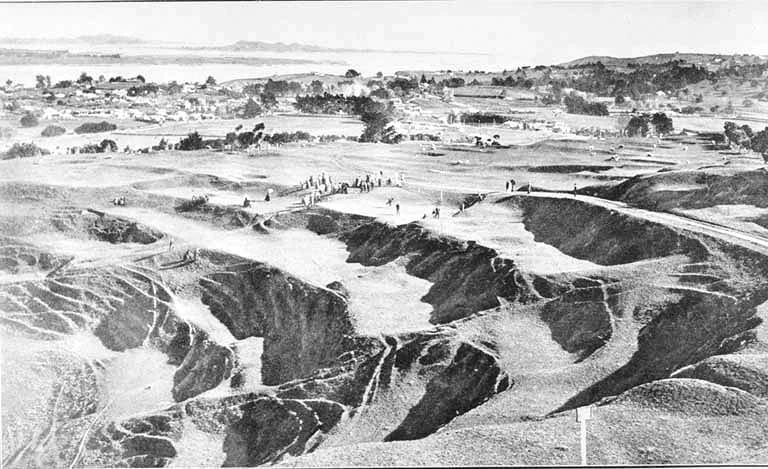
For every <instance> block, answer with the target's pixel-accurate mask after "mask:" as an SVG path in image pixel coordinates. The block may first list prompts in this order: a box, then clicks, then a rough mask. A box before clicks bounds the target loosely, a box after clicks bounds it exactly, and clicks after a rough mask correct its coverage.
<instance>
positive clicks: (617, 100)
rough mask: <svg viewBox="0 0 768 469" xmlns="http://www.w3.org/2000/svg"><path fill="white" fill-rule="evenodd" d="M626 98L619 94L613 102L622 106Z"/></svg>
mask: <svg viewBox="0 0 768 469" xmlns="http://www.w3.org/2000/svg"><path fill="white" fill-rule="evenodd" d="M625 102H626V100H625V99H624V96H622V95H620V94H617V95H616V97H615V98H614V99H613V103H614V104H615V105H617V106H621V105H622V104H624V103H625Z"/></svg>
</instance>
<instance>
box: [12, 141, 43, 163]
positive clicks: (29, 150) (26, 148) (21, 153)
mask: <svg viewBox="0 0 768 469" xmlns="http://www.w3.org/2000/svg"><path fill="white" fill-rule="evenodd" d="M47 154H48V151H47V150H44V149H42V148H40V147H38V146H37V145H35V144H34V143H14V144H13V146H12V147H11V148H9V149H8V151H6V152H5V156H3V159H6V160H7V159H12V158H29V157H32V156H37V155H47Z"/></svg>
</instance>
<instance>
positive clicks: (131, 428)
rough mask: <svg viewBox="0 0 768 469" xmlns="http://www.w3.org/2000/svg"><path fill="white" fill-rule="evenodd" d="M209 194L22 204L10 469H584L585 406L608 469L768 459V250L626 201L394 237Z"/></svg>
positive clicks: (145, 188)
mask: <svg viewBox="0 0 768 469" xmlns="http://www.w3.org/2000/svg"><path fill="white" fill-rule="evenodd" d="M193 179H194V180H191V179H189V178H184V177H179V176H176V175H174V176H173V177H168V178H167V179H166V178H164V175H162V174H161V175H160V176H158V179H157V180H153V181H152V182H151V183H142V184H140V185H137V184H134V185H132V186H130V187H128V188H123V189H124V190H127V191H130V192H129V193H130V194H131V196H130V201H131V204H130V206H129V207H125V208H115V207H110V206H108V205H105V204H96V205H94V204H93V203H92V202H91V201H93V200H109V196H110V195H111V194H112V193H114V192H115V190H116V189H115V188H98V187H91V188H66V187H62V186H54V185H43V184H33V183H5V184H3V186H2V188H1V189H2V200H3V204H4V209H3V210H2V212H0V213H2V214H3V215H2V218H1V219H0V228H1V232H2V233H3V236H2V238H0V242H1V243H2V247H0V311H2V316H1V317H0V322H2V328H1V330H2V344H3V345H2V347H3V353H2V360H3V362H2V372H3V383H2V386H3V389H2V399H3V402H2V412H3V415H2V417H3V435H2V438H3V450H4V458H5V459H4V465H7V466H8V467H73V466H75V467H79V466H105V465H106V466H129V467H161V466H191V465H194V466H200V465H216V466H222V465H223V466H255V465H262V464H272V463H280V464H287V465H299V466H306V465H324V466H328V465H358V464H359V465H370V464H374V465H390V464H401V465H402V464H407V465H419V464H427V465H443V464H577V463H578V462H579V446H578V424H577V423H576V422H575V417H574V412H573V409H575V408H576V407H579V406H584V405H589V404H595V405H596V410H595V418H594V419H593V420H592V421H590V435H589V445H590V458H591V459H590V462H591V463H593V464H627V463H635V464H636V463H651V464H658V463H683V464H690V463H727V462H731V461H742V462H743V461H748V462H749V461H756V462H759V461H764V460H765V458H766V457H767V456H768V449H767V446H766V445H767V443H766V442H768V336H767V335H766V328H765V325H764V318H765V314H766V309H767V307H766V301H768V241H765V240H764V238H762V237H760V236H757V235H754V236H752V235H750V236H747V235H739V236H734V233H733V232H731V231H730V229H728V228H726V227H722V226H714V225H712V224H709V223H706V222H704V221H698V220H696V219H694V218H689V217H683V216H680V215H676V214H672V213H667V212H665V213H657V212H652V211H648V210H645V209H643V208H634V207H632V206H628V205H625V204H624V203H622V202H620V201H621V200H624V199H628V198H633V197H634V198H638V197H639V195H638V192H637V191H640V190H642V187H640V186H639V185H638V184H640V183H638V184H635V185H633V184H631V181H630V183H624V184H623V185H622V186H617V188H614V189H612V190H614V191H624V192H623V193H622V194H618V193H614V194H609V195H611V197H608V196H606V197H607V198H605V199H597V198H594V197H590V196H586V195H579V196H578V197H573V196H571V195H567V194H559V193H538V194H537V193H534V194H532V195H528V194H525V193H513V194H490V195H489V196H488V197H486V198H484V199H483V200H478V199H477V198H476V197H475V198H472V197H470V198H468V199H467V200H466V205H467V208H466V210H465V211H464V212H463V213H458V214H455V216H451V215H453V214H452V213H451V214H449V213H445V215H444V217H443V219H442V220H439V221H438V220H433V219H426V220H421V219H420V217H419V218H417V219H416V221H410V222H409V221H404V222H402V223H392V222H391V220H383V219H376V218H373V217H369V216H364V215H361V214H353V213H351V212H354V211H353V210H352V211H350V210H345V209H344V206H345V205H344V204H345V202H344V200H345V199H344V197H346V196H334V197H332V198H331V199H329V200H328V201H326V202H325V203H323V204H321V206H320V207H316V208H311V209H301V208H298V207H295V206H287V207H286V208H285V210H279V211H277V213H274V214H272V215H270V216H264V215H259V214H254V213H251V212H247V211H243V210H239V209H236V208H232V207H231V206H225V205H218V204H213V203H212V204H209V205H207V206H203V207H198V208H197V209H195V210H191V211H185V210H174V208H173V207H174V206H176V207H178V200H175V199H174V198H173V196H171V195H168V194H167V193H162V191H159V189H165V188H171V187H173V186H174V185H181V184H187V185H188V184H191V183H192V182H194V184H195V185H196V187H200V188H201V190H204V189H205V190H207V189H211V190H213V189H215V190H217V191H223V192H226V191H228V190H234V189H233V188H232V187H231V186H227V185H226V181H222V180H221V178H214V177H210V178H208V177H204V176H195V177H194V178H193ZM236 189H240V187H237V188H236ZM121 190H122V189H121ZM281 190H283V191H291V190H293V189H292V188H289V187H286V188H283V189H281ZM386 190H387V191H390V192H389V193H386V196H389V195H390V193H391V194H397V191H401V190H402V191H405V190H404V189H394V188H392V189H386ZM633 191H634V192H633ZM456 196H457V197H463V195H456ZM610 198H612V199H614V200H617V201H619V202H614V201H611V200H608V199H610ZM383 199H384V195H382V200H381V201H380V203H381V204H382V205H383ZM643 200H650V196H646V198H645V199H643ZM377 203H379V202H377ZM641 205H642V204H641ZM646 205H648V204H646ZM171 241H173V243H171ZM195 249H197V250H198V251H197V253H196V254H195ZM187 251H189V252H190V255H189V257H188V259H186V260H185V259H184V256H183V255H184V253H185V252H187Z"/></svg>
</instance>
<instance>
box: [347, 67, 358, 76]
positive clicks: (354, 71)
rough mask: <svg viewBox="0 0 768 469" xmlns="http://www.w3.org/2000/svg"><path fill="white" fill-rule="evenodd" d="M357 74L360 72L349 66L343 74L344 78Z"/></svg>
mask: <svg viewBox="0 0 768 469" xmlns="http://www.w3.org/2000/svg"><path fill="white" fill-rule="evenodd" d="M359 76H360V73H359V72H358V71H357V70H355V69H354V68H350V69H349V70H347V73H345V74H344V78H355V77H359Z"/></svg>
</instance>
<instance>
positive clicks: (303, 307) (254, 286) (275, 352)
mask: <svg viewBox="0 0 768 469" xmlns="http://www.w3.org/2000/svg"><path fill="white" fill-rule="evenodd" d="M200 284H201V285H202V286H203V288H204V294H203V297H202V301H203V303H205V304H206V305H208V306H209V307H210V309H211V313H213V315H214V316H216V317H217V318H218V319H219V320H220V321H221V322H222V323H224V324H225V325H226V326H227V327H228V328H229V330H230V331H231V332H232V334H233V335H234V336H235V337H236V338H238V339H243V338H246V337H264V353H263V355H262V381H263V382H264V384H279V383H282V382H285V381H289V380H291V379H295V378H300V377H304V376H308V375H309V374H310V373H312V371H314V370H316V369H318V368H323V367H328V366H330V365H332V364H334V363H336V359H337V357H339V356H340V355H342V354H343V353H344V352H347V351H349V350H352V345H353V341H352V340H351V335H352V334H353V326H352V322H351V320H350V316H349V313H348V310H347V301H346V299H345V298H344V297H343V296H342V294H340V293H338V292H337V291H334V290H330V289H328V288H323V287H317V286H314V285H310V284H308V283H306V282H304V281H301V280H299V279H297V278H295V277H292V276H290V275H288V274H286V273H284V272H282V271H280V270H278V269H275V268H272V267H267V266H265V265H262V264H255V263H254V264H243V265H239V266H234V267H231V268H229V269H228V271H225V272H216V273H213V274H210V275H208V276H206V277H204V278H202V279H201V280H200Z"/></svg>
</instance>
